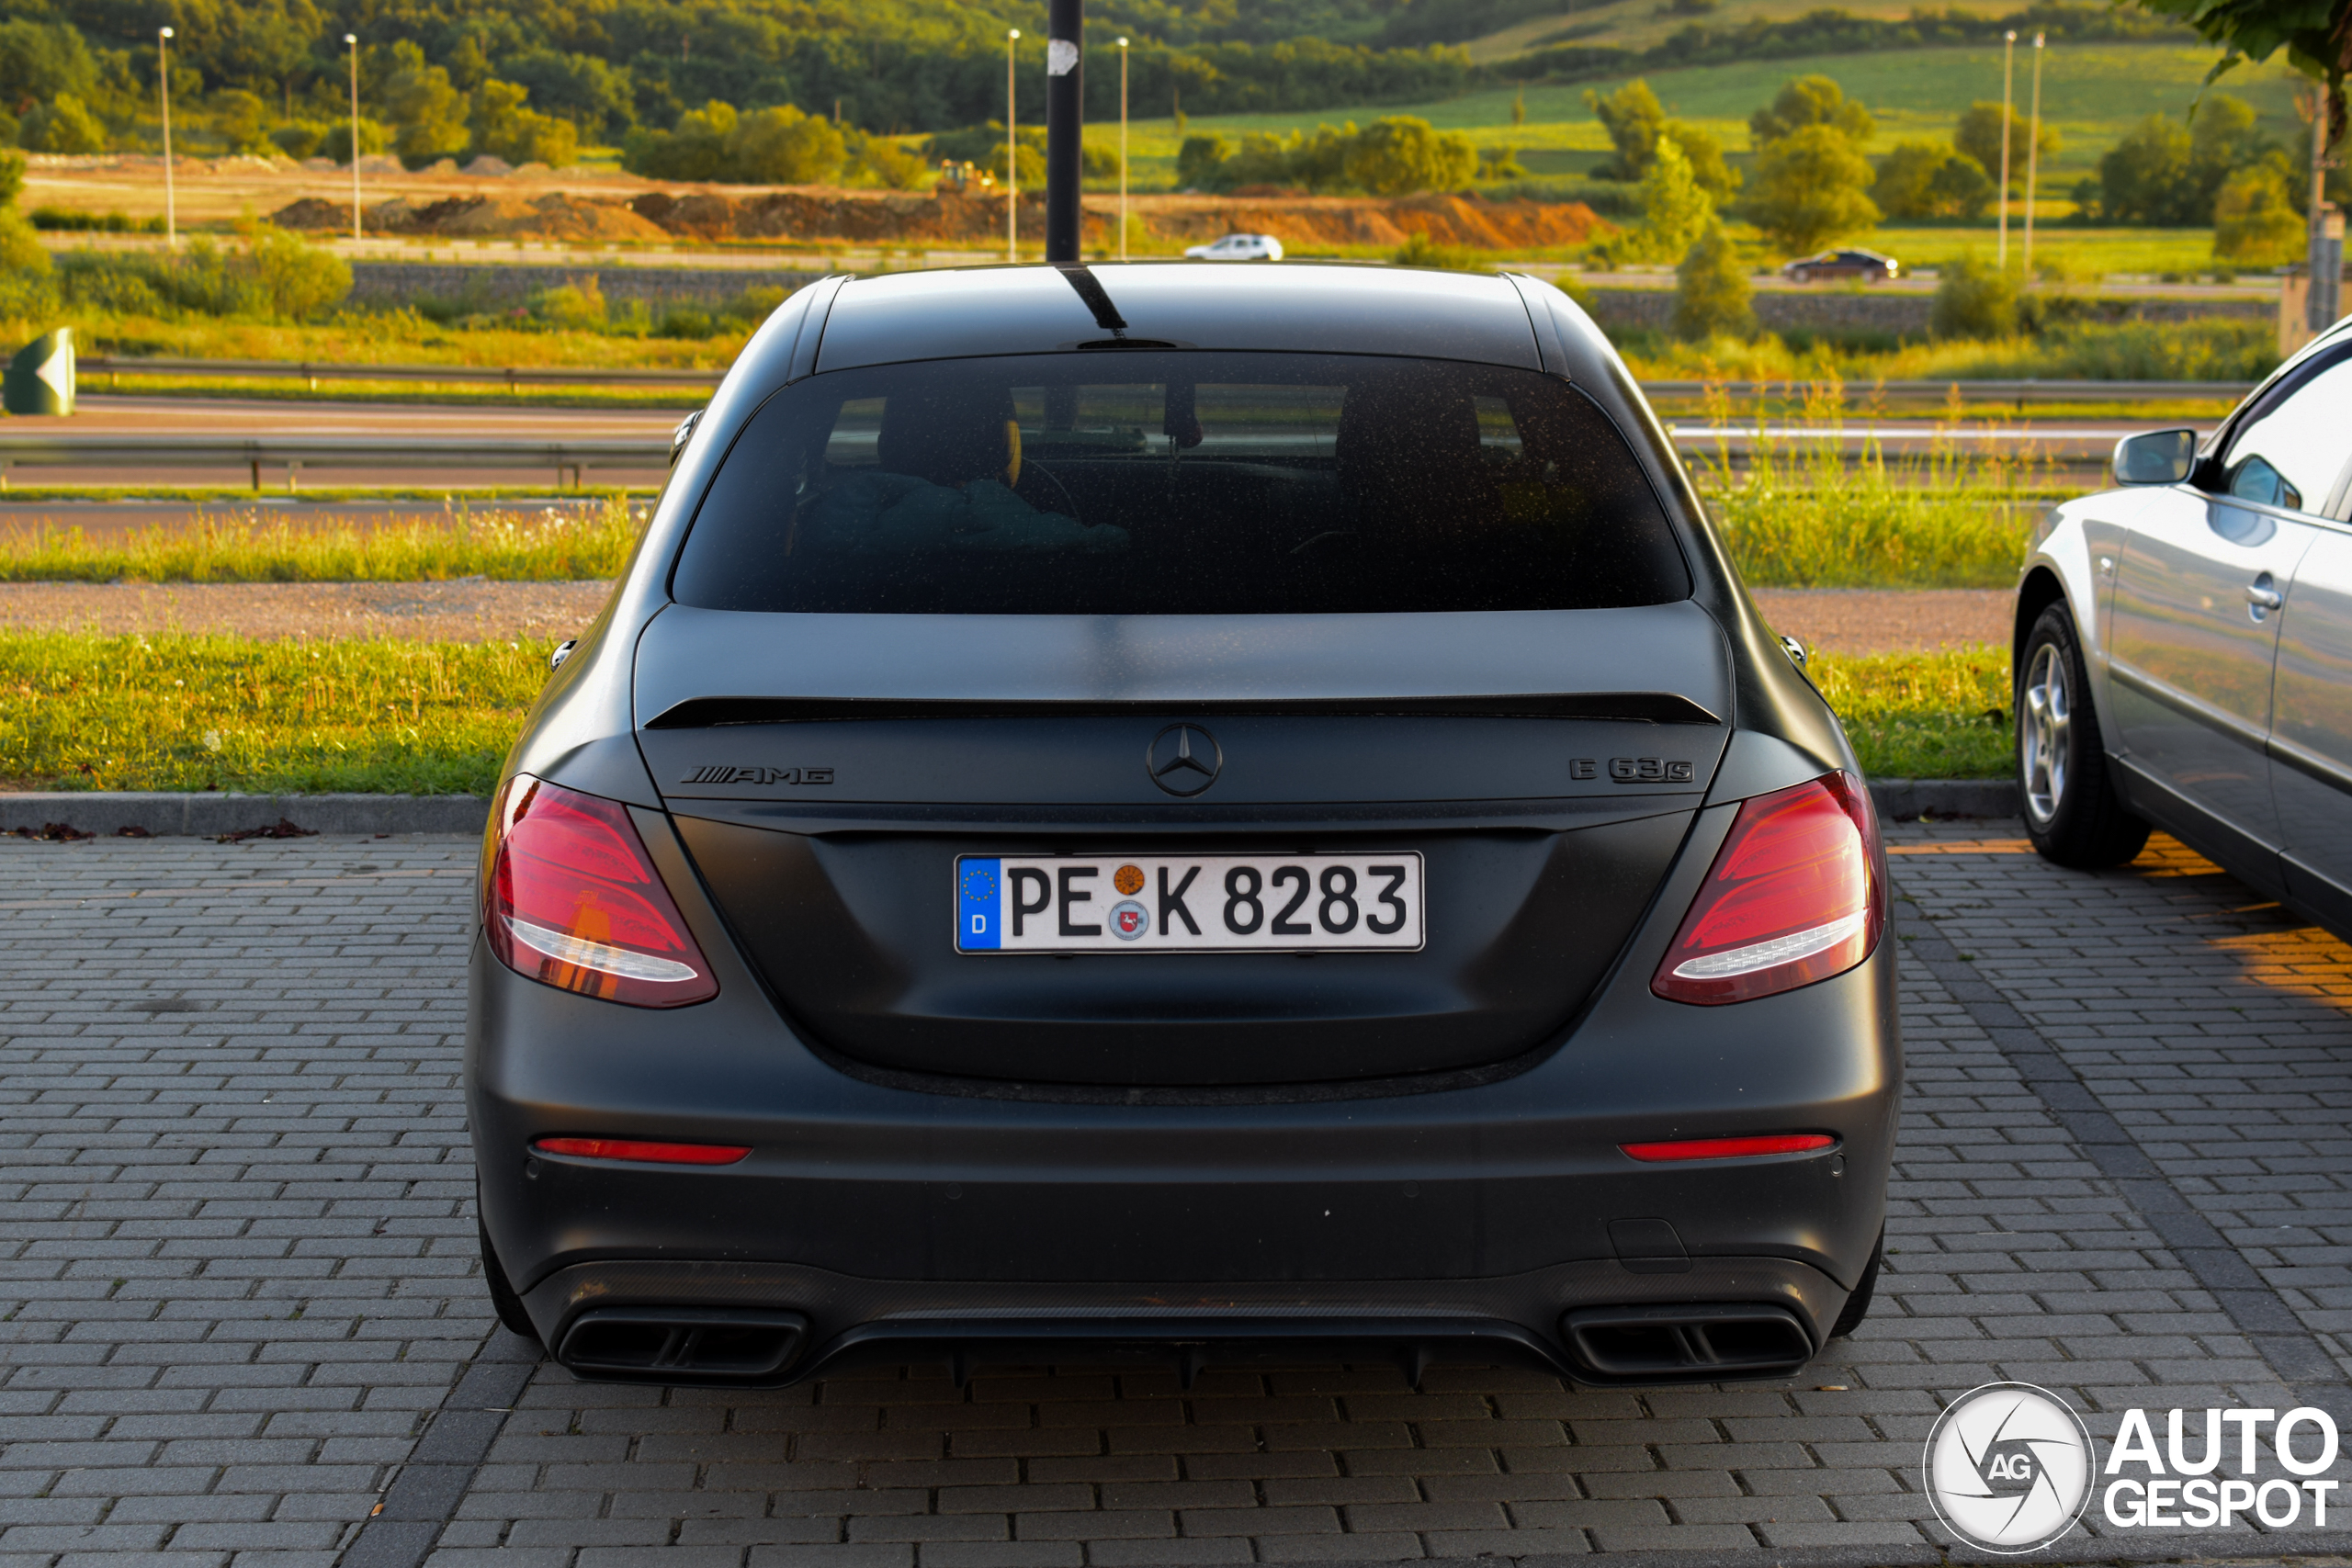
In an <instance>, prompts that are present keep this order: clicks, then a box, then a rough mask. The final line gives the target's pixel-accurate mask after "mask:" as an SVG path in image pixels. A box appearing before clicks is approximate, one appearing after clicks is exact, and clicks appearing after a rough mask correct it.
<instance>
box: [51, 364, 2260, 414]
mask: <svg viewBox="0 0 2352 1568" xmlns="http://www.w3.org/2000/svg"><path fill="white" fill-rule="evenodd" d="M85 363H87V362H86V361H85ZM1709 385H1710V384H1709V383H1708V382H1705V381H1644V382H1643V383H1642V384H1641V387H1642V391H1643V393H1644V394H1645V395H1646V396H1648V397H1652V398H1697V397H1702V396H1704V395H1705V393H1706V391H1707V389H1708V387H1709ZM1713 385H1715V386H1719V387H1721V388H1722V389H1723V390H1724V392H1725V393H1727V394H1728V395H1730V396H1731V397H1733V398H1737V399H1752V398H1756V397H1759V396H1765V397H1769V396H1772V395H1775V394H1777V395H1780V396H1783V397H1790V398H1796V397H1801V396H1803V395H1804V390H1805V388H1806V385H1807V384H1806V383H1805V382H1804V381H1801V380H1791V381H1721V382H1716V383H1713ZM2254 388H2255V383H2253V382H2252V381H1957V380H1947V381H1848V382H1846V383H1845V393H1846V402H1847V404H1848V406H1849V407H1851V406H1854V405H1857V404H1859V405H1860V406H1861V407H1864V408H1867V407H1869V406H1870V405H1871V403H1872V402H1873V401H1876V400H1884V401H1886V402H1890V403H1894V402H1905V403H1911V402H1934V403H1940V402H1943V401H1944V400H1947V399H1948V398H1950V397H1951V394H1952V392H1953V391H1954V390H1955V389H1957V390H1958V391H1959V393H1960V399H1961V401H1962V402H1964V403H2011V404H2020V405H2021V404H2025V403H2113V402H2137V401H2149V400H2165V401H2168V402H2172V401H2180V400H2187V399H2207V398H2211V399H2214V400H2226V401H2229V402H2236V401H2237V400H2239V399H2241V398H2243V397H2245V395H2246V394H2247V393H2249V392H2251V391H2253V390H2254Z"/></svg>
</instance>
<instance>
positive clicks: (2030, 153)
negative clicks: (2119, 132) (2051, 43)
mask: <svg viewBox="0 0 2352 1568" xmlns="http://www.w3.org/2000/svg"><path fill="white" fill-rule="evenodd" d="M2040 170H2041V34H2040V33H2036V34H2034V35H2033V117H2032V118H2031V119H2030V120H2029V121H2028V122H2027V125H2026V131H2025V275H2026V277H2027V278H2028V280H2029V281H2030V279H2031V278H2032V276H2033V181H2034V175H2036V174H2037V173H2038V172H2039V171H2040Z"/></svg>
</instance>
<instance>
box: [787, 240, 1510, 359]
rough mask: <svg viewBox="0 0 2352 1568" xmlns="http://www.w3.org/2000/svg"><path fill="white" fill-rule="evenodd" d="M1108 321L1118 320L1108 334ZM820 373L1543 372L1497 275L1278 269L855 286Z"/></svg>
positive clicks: (1073, 270) (915, 276)
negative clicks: (1112, 367)
mask: <svg viewBox="0 0 2352 1568" xmlns="http://www.w3.org/2000/svg"><path fill="white" fill-rule="evenodd" d="M1114 323H1116V324H1115V325H1114ZM823 332H824V336H823V339H822V342H821V344H820V347H819V349H818V354H817V364H816V368H817V369H818V370H819V371H820V372H821V371H827V370H841V369H847V368H850V367H855V366H862V365H889V364H899V363H903V362H905V361H909V360H919V359H953V358H962V357H966V356H969V355H994V354H1040V353H1051V352H1054V351H1055V350H1057V349H1069V348H1072V347H1075V346H1077V345H1078V344H1089V345H1091V344H1097V343H1104V344H1107V343H1111V342H1114V341H1116V340H1117V339H1119V338H1121V337H1125V338H1126V339H1129V340H1136V341H1138V342H1139V343H1141V342H1148V343H1155V344H1176V345H1179V346H1182V347H1186V348H1225V349H1266V350H1272V351H1276V352H1286V353H1317V352H1320V353H1334V354H1394V355H1418V356H1422V357H1429V358H1438V359H1468V360H1476V361H1481V362H1484V363H1488V364H1495V365H1510V366H1518V367H1523V368H1525V369H1529V370H1538V369H1541V368H1542V367H1543V365H1542V360H1541V358H1540V356H1539V355H1538V353H1537V349H1536V344H1535V335H1534V329H1533V327H1532V325H1531V323H1530V322H1529V320H1528V315H1527V307H1526V305H1525V304H1524V303H1523V302H1522V301H1521V297H1520V294H1519V291H1518V289H1517V288H1514V287H1513V286H1512V284H1511V283H1510V280H1509V279H1507V278H1504V277H1502V276H1497V275H1493V274H1487V275H1484V276H1480V275H1474V274H1466V273H1450V272H1427V271H1421V270H1419V269H1416V268H1410V267H1392V266H1363V265H1346V264H1324V265H1318V264H1316V263H1294V262H1285V263H1284V264H1283V265H1281V266H1279V267H1250V268H1243V269H1240V270H1238V271H1237V270H1228V269H1225V268H1218V267H1208V266H1200V265H1187V264H1184V263H1181V262H1131V263H1104V264H1103V265H1095V266H1091V267H1083V266H1070V267H1061V266H993V267H968V268H937V269H932V270H926V271H922V272H902V273H888V274H885V275H882V276H875V277H858V278H853V279H851V280H850V281H848V282H846V283H844V284H843V285H842V287H841V290H840V292H839V294H838V295H837V296H836V297H835V298H834V299H833V301H832V307H831V310H830V311H829V312H828V313H827V315H826V317H825V321H824V327H823Z"/></svg>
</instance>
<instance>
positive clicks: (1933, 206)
mask: <svg viewBox="0 0 2352 1568" xmlns="http://www.w3.org/2000/svg"><path fill="white" fill-rule="evenodd" d="M1871 199H1872V200H1873V201H1875V202H1877V203H1878V207H1879V210H1881V211H1882V212H1883V213H1885V214H1886V215H1887V216H1888V217H1889V218H1975V217H1978V216H1980V215H1981V214H1982V213H1983V212H1984V210H1985V208H1987V207H1989V206H1991V205H1992V201H1993V182H1992V181H1991V180H1989V179H1987V178H1985V171H1984V169H1983V168H1982V167H1981V166H1979V165H1978V164H1977V162H1976V160H1975V159H1973V158H1971V157H1968V156H1966V155H1965V154H1962V153H1959V152H1953V151H1952V150H1951V149H1950V148H1948V147H1941V146H1939V145H1937V144H1936V143H1935V142H1933V141H1898V142H1896V143H1895V144H1894V152H1889V153H1888V154H1887V155H1886V156H1885V157H1883V158H1882V159H1880V160H1879V165H1878V179H1877V182H1876V183H1875V184H1873V185H1872V186H1871Z"/></svg>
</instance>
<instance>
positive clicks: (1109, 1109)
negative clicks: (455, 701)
mask: <svg viewBox="0 0 2352 1568" xmlns="http://www.w3.org/2000/svg"><path fill="white" fill-rule="evenodd" d="M1886 920H1887V886H1886V874H1885V863H1884V859H1883V852H1882V850H1881V847H1880V844H1879V840H1878V829H1877V824H1876V821H1875V819H1874V818H1873V816H1872V814H1871V806H1870V800H1869V796H1868V795H1867V793H1866V792H1865V791H1864V789H1863V787H1862V784H1861V783H1860V777H1859V771H1858V769H1857V767H1856V764H1855V761H1854V757H1853V753H1852V752H1851V750H1849V748H1848V746H1847V743H1846V740H1845V738H1844V736H1843V735H1842V734H1841V732H1840V731H1839V729H1838V724H1837V721H1836V719H1835V718H1834V717H1833V716H1832V715H1831V714H1830V712H1829V710H1828V708H1827V707H1826V705H1824V703H1823V702H1822V700H1821V698H1820V697H1819V695H1817V694H1815V691H1814V690H1813V688H1812V686H1811V685H1810V684H1809V683H1808V682H1807V681H1806V679H1805V677H1804V673H1803V671H1801V670H1800V669H1799V668H1798V666H1797V663H1796V660H1795V656H1794V655H1792V653H1791V652H1790V651H1788V650H1786V649H1784V648H1783V646H1782V645H1781V643H1780V642H1779V641H1777V640H1776V639H1775V638H1774V637H1772V636H1771V635H1770V633H1769V632H1768V631H1767V629H1766V628H1765V626H1763V624H1762V623H1761V622H1760V621H1759V620H1758V616H1757V613H1756V611H1755V609H1754V607H1753V606H1752V605H1751V604H1750V603H1749V601H1748V599H1747V595H1746V593H1745V592H1744V591H1743V590H1742V588H1741V586H1740V584H1739V581H1738V580H1737V578H1736V576H1735V574H1734V573H1733V571H1732V569H1731V566H1730V564H1729V562H1728V561H1727V560H1726V558H1725V557H1724V549H1723V546H1722V543H1721V541H1720V540H1719V539H1718V538H1717V536H1716V535H1715V533H1714V531H1713V528H1712V527H1711V526H1710V525H1709V523H1708V521H1707V518H1706V515H1705V513H1704V512H1703V511H1702V507H1701V505H1700V503H1699V502H1698V500H1697V499H1696V497H1695V496H1694V495H1693V494H1692V492H1691V487H1690V484H1689V483H1688V481H1687V479H1685V477H1684V474H1683V472H1682V469H1681V468H1680V467H1679V464H1678V463H1677V461H1676V459H1675V457H1674V453H1673V451H1672V448H1671V447H1670V446H1669V445H1668V440H1667V438H1666V435H1665V434H1664V432H1663V431H1662V430H1661V429H1660V428H1659V426H1658V424H1657V421H1656V420H1655V419H1654V418H1653V416H1652V415H1651V413H1650V412H1649V411H1648V409H1647V408H1646V407H1645V404H1644V403H1643V401H1642V399H1641V397H1640V395H1639V394H1638V392H1637V391H1636V390H1635V389H1634V385H1633V383H1632V382H1631V380H1630V379H1629V378H1628V377H1627V375H1626V372H1625V369H1624V367H1623V365H1622V364H1621V363H1620V362H1619V360H1618V359H1617V357H1616V356H1615V355H1614V354H1613V353H1612V352H1611V350H1610V348H1609V346H1608V344H1606V342H1605V341H1604V340H1603V339H1602V337H1601V335H1600V333H1599V332H1597V331H1596V330H1595V329H1594V327H1593V325H1592V323H1591V321H1589V320H1588V319H1587V318H1586V316H1585V315H1584V314H1583V313H1582V312H1581V311H1579V310H1577V307H1576V306H1575V305H1574V304H1572V303H1571V302H1570V301H1569V300H1568V299H1567V298H1566V296H1565V295H1563V294H1561V293H1560V292H1559V291H1558V290H1557V289H1555V288H1552V287H1550V286H1549V285H1547V284H1544V283H1541V282H1537V281H1534V280H1532V279H1530V278H1525V277H1518V276H1478V277H1473V276H1456V275H1449V274H1441V273H1426V272H1418V271H1408V270H1403V269H1397V268H1386V267H1354V266H1313V265H1284V266H1282V267H1269V268H1224V267H1213V266H1204V265H1182V264H1172V265H1123V266H1116V267H1114V266H1100V267H1095V268H1092V269H1088V268H1084V267H1078V266H1067V267H1051V266H1038V267H1003V268H990V269H978V270H970V271H944V272H930V273H923V274H916V275H899V276H883V277H875V278H860V279H854V280H852V279H842V278H832V279H828V280H826V281H824V282H821V283H819V284H816V285H813V286H811V287H809V288H804V289H802V290H801V291H800V292H799V293H798V294H797V295H795V296H794V297H793V298H792V299H790V300H789V301H787V302H786V304H785V305H784V306H783V308H781V309H780V310H777V311H776V313H775V315H774V316H773V317H772V318H771V319H770V320H769V321H767V322H766V324H765V325H763V327H762V328H761V329H760V331H759V333H758V334H757V335H756V336H755V337H754V338H753V339H752V343H751V344H750V345H749V347H748V348H747V349H746V350H745V352H744V353H743V355H742V356H741V359H740V360H739V361H738V362H737V364H736V366H735V367H734V369H733V370H732V371H731V372H730V373H729V376H728V378H727V380H726V383H725V385H724V386H722V387H721V388H720V389H719V391H718V395H717V397H716V398H715V399H714V400H712V402H711V403H710V405H709V407H708V409H707V411H706V412H703V413H702V414H701V415H700V416H699V417H698V418H697V419H696V420H695V421H693V422H692V423H691V428H690V429H686V430H683V431H682V434H681V443H680V449H679V451H678V453H677V457H676V462H675V466H674V469H673V475H672V479H671V481H670V484H669V486H668V489H667V491H665V492H664V494H663V496H662V502H661V504H660V506H659V507H658V508H657V509H656V512H655V514H654V517H653V520H652V522H651V524H650V527H649V529H648V531H647V534H646V536H645V539H644V542H643V544H642V545H641V547H639V550H638V553H637V555H636V557H635V558H634V560H633V561H632V562H631V563H630V565H629V567H628V571H627V573H626V575H625V577H624V580H623V581H622V582H621V584H620V586H619V588H618V590H617V592H616V593H615V595H614V597H613V599H612V601H611V603H610V604H608V605H607V606H606V608H605V612H604V614H603V615H602V616H601V617H600V618H599V619H598V620H597V621H596V623H595V625H594V626H593V628H592V629H591V630H590V631H589V633H588V634H587V635H586V636H585V637H583V638H582V640H581V642H580V644H579V647H578V649H577V650H576V651H574V652H572V653H571V656H570V657H569V659H568V660H565V661H563V662H562V664H561V665H560V669H559V670H558V671H557V672H556V674H555V676H554V678H553V679H552V680H551V681H550V682H549V683H548V689H547V691H546V694H544V695H543V696H542V698H541V699H540V701H539V703H538V705H537V707H536V708H535V709H534V711H533V713H532V715H531V717H530V721H529V724H528V726H527V728H526V732H525V734H524V736H523V738H522V739H521V740H520V741H519V742H518V743H517V744H516V746H515V750H514V753H513V755H512V757H511V758H510V759H509V761H508V763H507V766H506V770H505V777H504V780H503V784H502V786H501V788H500V790H499V793H498V797H497V802H496V806H495V809H494V811H493V814H492V823H491V827H490V829H489V833H488V836H487V839H486V841H485V844H484V846H483V856H482V878H481V941H480V942H479V943H478V944H477V946H476V948H475V952H474V955H473V963H472V998H471V1011H470V1024H469V1054H468V1092H469V1106H470V1109H471V1115H472V1129H473V1138H474V1146H475V1150H476V1153H477V1156H478V1159H479V1166H480V1171H481V1214H482V1221H483V1229H482V1245H483V1261H484V1264H485V1266H486V1269H487V1272H488V1277H489V1281H490V1284H491V1288H492V1292H493V1293H494V1295H495V1296H496V1299H497V1303H498V1306H499V1310H500V1312H501V1314H502V1315H503V1317H504V1319H505V1321H506V1322H507V1323H508V1324H509V1325H512V1326H513V1327H514V1328H515V1329H516V1330H517V1331H518V1332H523V1333H528V1334H535V1335H537V1337H540V1338H541V1339H542V1340H544V1342H545V1343H546V1344H547V1345H548V1347H550V1348H551V1350H552V1352H553V1354H554V1355H555V1356H556V1358H557V1359H559V1360H560V1361H561V1362H563V1363H564V1364H565V1365H566V1366H568V1367H570V1368H571V1369H572V1370H573V1371H577V1372H579V1373H581V1374H582V1375H583V1376H589V1377H604V1378H616V1379H646V1380H658V1381H662V1382H729V1381H732V1382H789V1381H796V1380H798V1379H800V1378H803V1377H807V1376H809V1375H811V1374H813V1373H815V1372H816V1371H819V1370H820V1369H822V1368H824V1367H827V1366H830V1365H836V1364H840V1363H841V1362H842V1361H843V1360H844V1359H877V1358H887V1359H895V1360H901V1361H903V1360H922V1361H924V1362H930V1363H936V1362H943V1361H944V1362H946V1363H948V1364H950V1365H952V1366H953V1367H954V1368H956V1370H957V1371H958V1373H959V1374H960V1373H961V1372H962V1371H963V1370H964V1369H966V1368H967V1367H969V1366H971V1365H973V1364H976V1363H978V1362H979V1361H984V1360H991V1359H993V1360H1008V1359H1009V1360H1015V1361H1020V1362H1025V1363H1037V1362H1044V1361H1051V1360H1056V1359H1089V1360H1091V1359H1121V1358H1145V1359H1150V1360H1155V1361H1157V1362H1159V1364H1161V1365H1172V1366H1174V1367H1176V1368H1178V1369H1180V1370H1181V1371H1182V1374H1183V1375H1184V1376H1185V1377H1186V1378H1187V1379H1189V1378H1190V1376H1191V1375H1192V1373H1193V1371H1197V1369H1198V1368H1199V1367H1201V1366H1203V1365H1204V1364H1216V1363H1222V1362H1227V1361H1240V1360H1244V1359H1253V1358H1281V1359H1290V1360H1293V1361H1295V1360H1297V1359H1300V1358H1302V1357H1306V1356H1310V1355H1311V1356H1327V1355H1339V1356H1341V1357H1345V1358H1348V1359H1380V1358H1388V1357H1395V1358H1397V1359H1399V1360H1400V1361H1402V1362H1403V1364H1405V1365H1406V1366H1407V1367H1408V1368H1409V1369H1411V1370H1412V1371H1414V1374H1415V1375H1416V1376H1418V1372H1419V1368H1420V1367H1421V1366H1422V1365H1424V1364H1425V1363H1427V1362H1428V1361H1429V1360H1430V1359H1433V1358H1439V1359H1442V1358H1471V1359H1478V1360H1481V1361H1489V1362H1490V1361H1493V1360H1495V1359H1524V1360H1532V1361H1533V1362H1536V1363H1539V1364H1542V1365H1545V1366H1549V1367H1551V1368H1554V1369H1555V1370H1557V1371H1562V1372H1566V1373H1567V1374H1570V1375H1572V1376H1574V1377H1575V1378H1577V1379H1580V1380H1583V1381H1585V1382H1596V1383H1605V1382H1672V1381H1676V1380H1702V1381H1708V1380H1720V1379H1724V1378H1733V1377H1745V1376H1776V1375H1785V1374H1787V1373H1789V1372H1791V1371H1794V1370H1795V1369H1796V1368H1797V1367H1799V1366H1800V1365H1802V1364H1803V1363H1804V1361H1805V1360H1806V1359H1808V1358H1809V1357H1811V1356H1812V1355H1814V1354H1815V1351H1816V1350H1818V1349H1819V1348H1820V1347H1821V1345H1822V1344H1823V1342H1824V1341H1825V1340H1826V1339H1827V1338H1828V1337H1831V1336H1833V1335H1835V1334H1838V1333H1841V1332H1844V1331H1845V1330H1847V1329H1849V1328H1850V1327H1851V1326H1852V1325H1854V1324H1855V1323H1856V1322H1858V1321H1859V1320H1860V1315H1861V1314H1862V1311H1863V1310H1864V1308H1865V1307H1866V1306H1867V1304H1868V1302H1869V1297H1870V1292H1871V1280H1872V1279H1873V1278H1874V1276H1875V1273H1876V1270H1877V1267H1878V1257H1879V1251H1880V1244H1881V1236H1882V1232H1883V1213H1884V1205H1885V1189H1886V1179H1887V1170H1888V1163H1889V1158H1890V1149H1891V1145H1892V1142H1893V1139H1894V1122H1895V1110H1896V1099H1897V1095H1898V1092H1899V1088H1900V1077H1901V1050H1900V1044H1899V1041H1898V1037H1897V1030H1896V1018H1895V991H1894V952H1893V947H1894V944H1893V943H1892V942H1889V941H1887V940H1885V931H1886Z"/></svg>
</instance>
